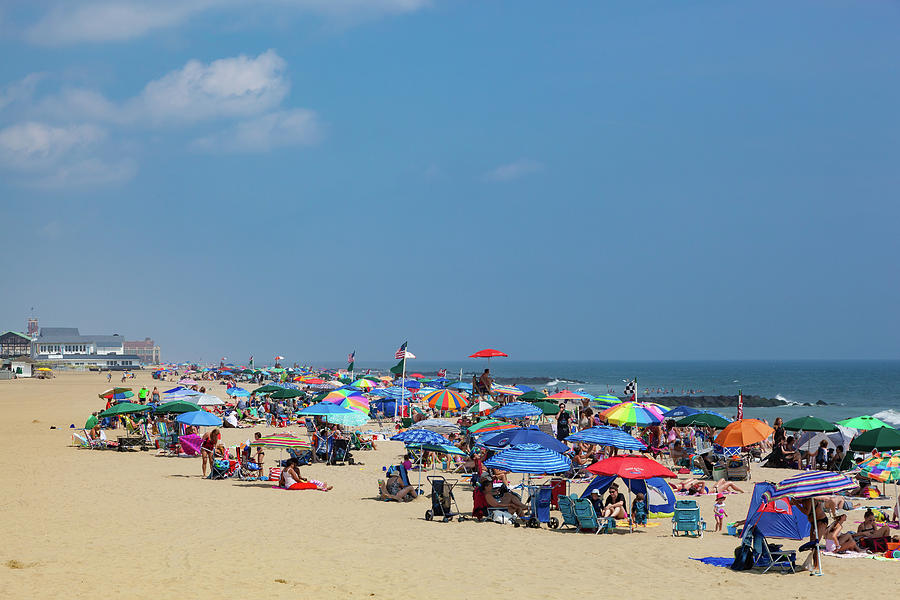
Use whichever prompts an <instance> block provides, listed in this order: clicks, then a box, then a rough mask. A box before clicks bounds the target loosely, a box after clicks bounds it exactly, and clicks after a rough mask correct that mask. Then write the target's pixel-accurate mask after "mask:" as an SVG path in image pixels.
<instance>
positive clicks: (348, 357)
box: [347, 350, 356, 373]
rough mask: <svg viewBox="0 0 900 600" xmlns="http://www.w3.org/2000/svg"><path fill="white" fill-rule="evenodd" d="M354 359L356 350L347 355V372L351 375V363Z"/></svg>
mask: <svg viewBox="0 0 900 600" xmlns="http://www.w3.org/2000/svg"><path fill="white" fill-rule="evenodd" d="M355 359H356V350H354V351H353V352H351V353H350V354H348V355H347V362H348V363H350V364H349V365H347V370H348V371H350V372H351V373H352V372H353V363H354V361H355Z"/></svg>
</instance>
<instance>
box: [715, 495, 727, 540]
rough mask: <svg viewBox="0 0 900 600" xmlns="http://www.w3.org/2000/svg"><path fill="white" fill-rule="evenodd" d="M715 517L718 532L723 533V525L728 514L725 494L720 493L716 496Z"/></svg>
mask: <svg viewBox="0 0 900 600" xmlns="http://www.w3.org/2000/svg"><path fill="white" fill-rule="evenodd" d="M713 515H715V517H716V531H722V523H723V522H724V521H725V517H727V516H728V513H727V512H725V494H723V493H722V492H719V493H718V494H716V503H715V504H713Z"/></svg>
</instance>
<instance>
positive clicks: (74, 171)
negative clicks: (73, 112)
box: [0, 121, 137, 188]
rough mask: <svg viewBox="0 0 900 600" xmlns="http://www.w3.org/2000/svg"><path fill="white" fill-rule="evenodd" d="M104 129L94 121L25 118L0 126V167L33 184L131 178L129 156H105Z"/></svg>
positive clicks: (61, 184)
mask: <svg viewBox="0 0 900 600" xmlns="http://www.w3.org/2000/svg"><path fill="white" fill-rule="evenodd" d="M106 140H107V132H106V130H104V129H102V128H99V127H97V126H95V125H90V124H80V125H68V126H60V127H57V126H53V125H48V124H46V123H38V122H34V121H28V122H25V123H18V124H15V125H11V126H9V127H6V128H5V129H2V130H0V169H3V170H4V171H8V172H10V173H12V174H13V175H14V177H15V176H17V177H18V178H19V179H20V183H22V184H24V185H30V186H33V187H43V188H60V187H76V186H92V185H102V184H108V183H114V182H120V181H125V180H127V179H131V178H132V177H133V176H134V174H135V173H136V172H137V165H136V163H135V162H134V161H133V160H131V159H121V158H117V159H105V158H103V157H102V156H101V155H102V154H104V153H105V152H104V144H105V142H106Z"/></svg>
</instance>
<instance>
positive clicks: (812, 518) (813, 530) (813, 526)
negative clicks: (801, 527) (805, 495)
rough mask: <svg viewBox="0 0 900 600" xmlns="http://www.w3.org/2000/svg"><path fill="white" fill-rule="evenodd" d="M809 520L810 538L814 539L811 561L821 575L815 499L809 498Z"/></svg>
mask: <svg viewBox="0 0 900 600" xmlns="http://www.w3.org/2000/svg"><path fill="white" fill-rule="evenodd" d="M809 522H810V525H809V526H810V533H809V536H810V540H812V539H815V540H816V547H815V548H813V562H814V563H815V567H816V569H818V571H817V574H818V575H822V574H823V573H822V558H821V557H820V556H819V524H818V523H816V499H815V498H810V499H809Z"/></svg>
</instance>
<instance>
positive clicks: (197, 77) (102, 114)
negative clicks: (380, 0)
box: [36, 50, 290, 125]
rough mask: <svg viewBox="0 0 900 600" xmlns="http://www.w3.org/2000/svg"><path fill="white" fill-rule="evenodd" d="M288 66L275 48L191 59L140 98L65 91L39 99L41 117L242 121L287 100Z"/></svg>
mask: <svg viewBox="0 0 900 600" xmlns="http://www.w3.org/2000/svg"><path fill="white" fill-rule="evenodd" d="M286 67H287V63H286V62H285V61H284V59H283V58H281V57H280V56H278V53H277V52H275V51H274V50H267V51H266V52H263V53H262V54H260V55H259V56H256V57H249V56H245V55H243V54H242V55H240V56H234V57H230V58H222V59H219V60H214V61H212V62H210V63H204V62H201V61H199V60H190V61H188V62H187V63H186V64H185V65H184V66H183V67H181V68H180V69H175V70H174V71H171V72H169V73H167V74H165V75H163V76H162V77H160V78H159V79H156V80H154V81H151V82H149V83H148V84H147V85H146V86H144V89H143V90H142V91H141V93H140V94H138V95H137V96H134V97H132V98H130V99H128V100H126V101H124V102H122V103H120V104H117V103H115V102H112V101H110V100H108V99H107V98H106V97H105V96H104V95H103V94H101V93H99V92H97V91H94V90H88V89H80V88H68V89H65V90H62V91H61V92H60V93H59V94H56V95H54V96H50V97H47V98H44V99H43V101H41V102H40V103H39V104H38V106H37V109H36V110H37V112H38V114H40V115H41V116H44V117H49V118H53V119H56V120H96V121H104V122H108V123H117V124H134V125H165V124H179V125H180V124H184V123H186V122H195V121H202V120H206V119H215V118H223V117H224V118H227V117H246V116H251V115H256V114H260V113H262V112H265V111H268V110H270V109H272V108H274V107H276V106H278V105H279V104H281V102H282V101H283V100H284V98H285V97H286V96H287V94H288V91H289V90H290V83H289V82H288V80H287V78H286V77H285V75H284V71H285V69H286Z"/></svg>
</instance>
